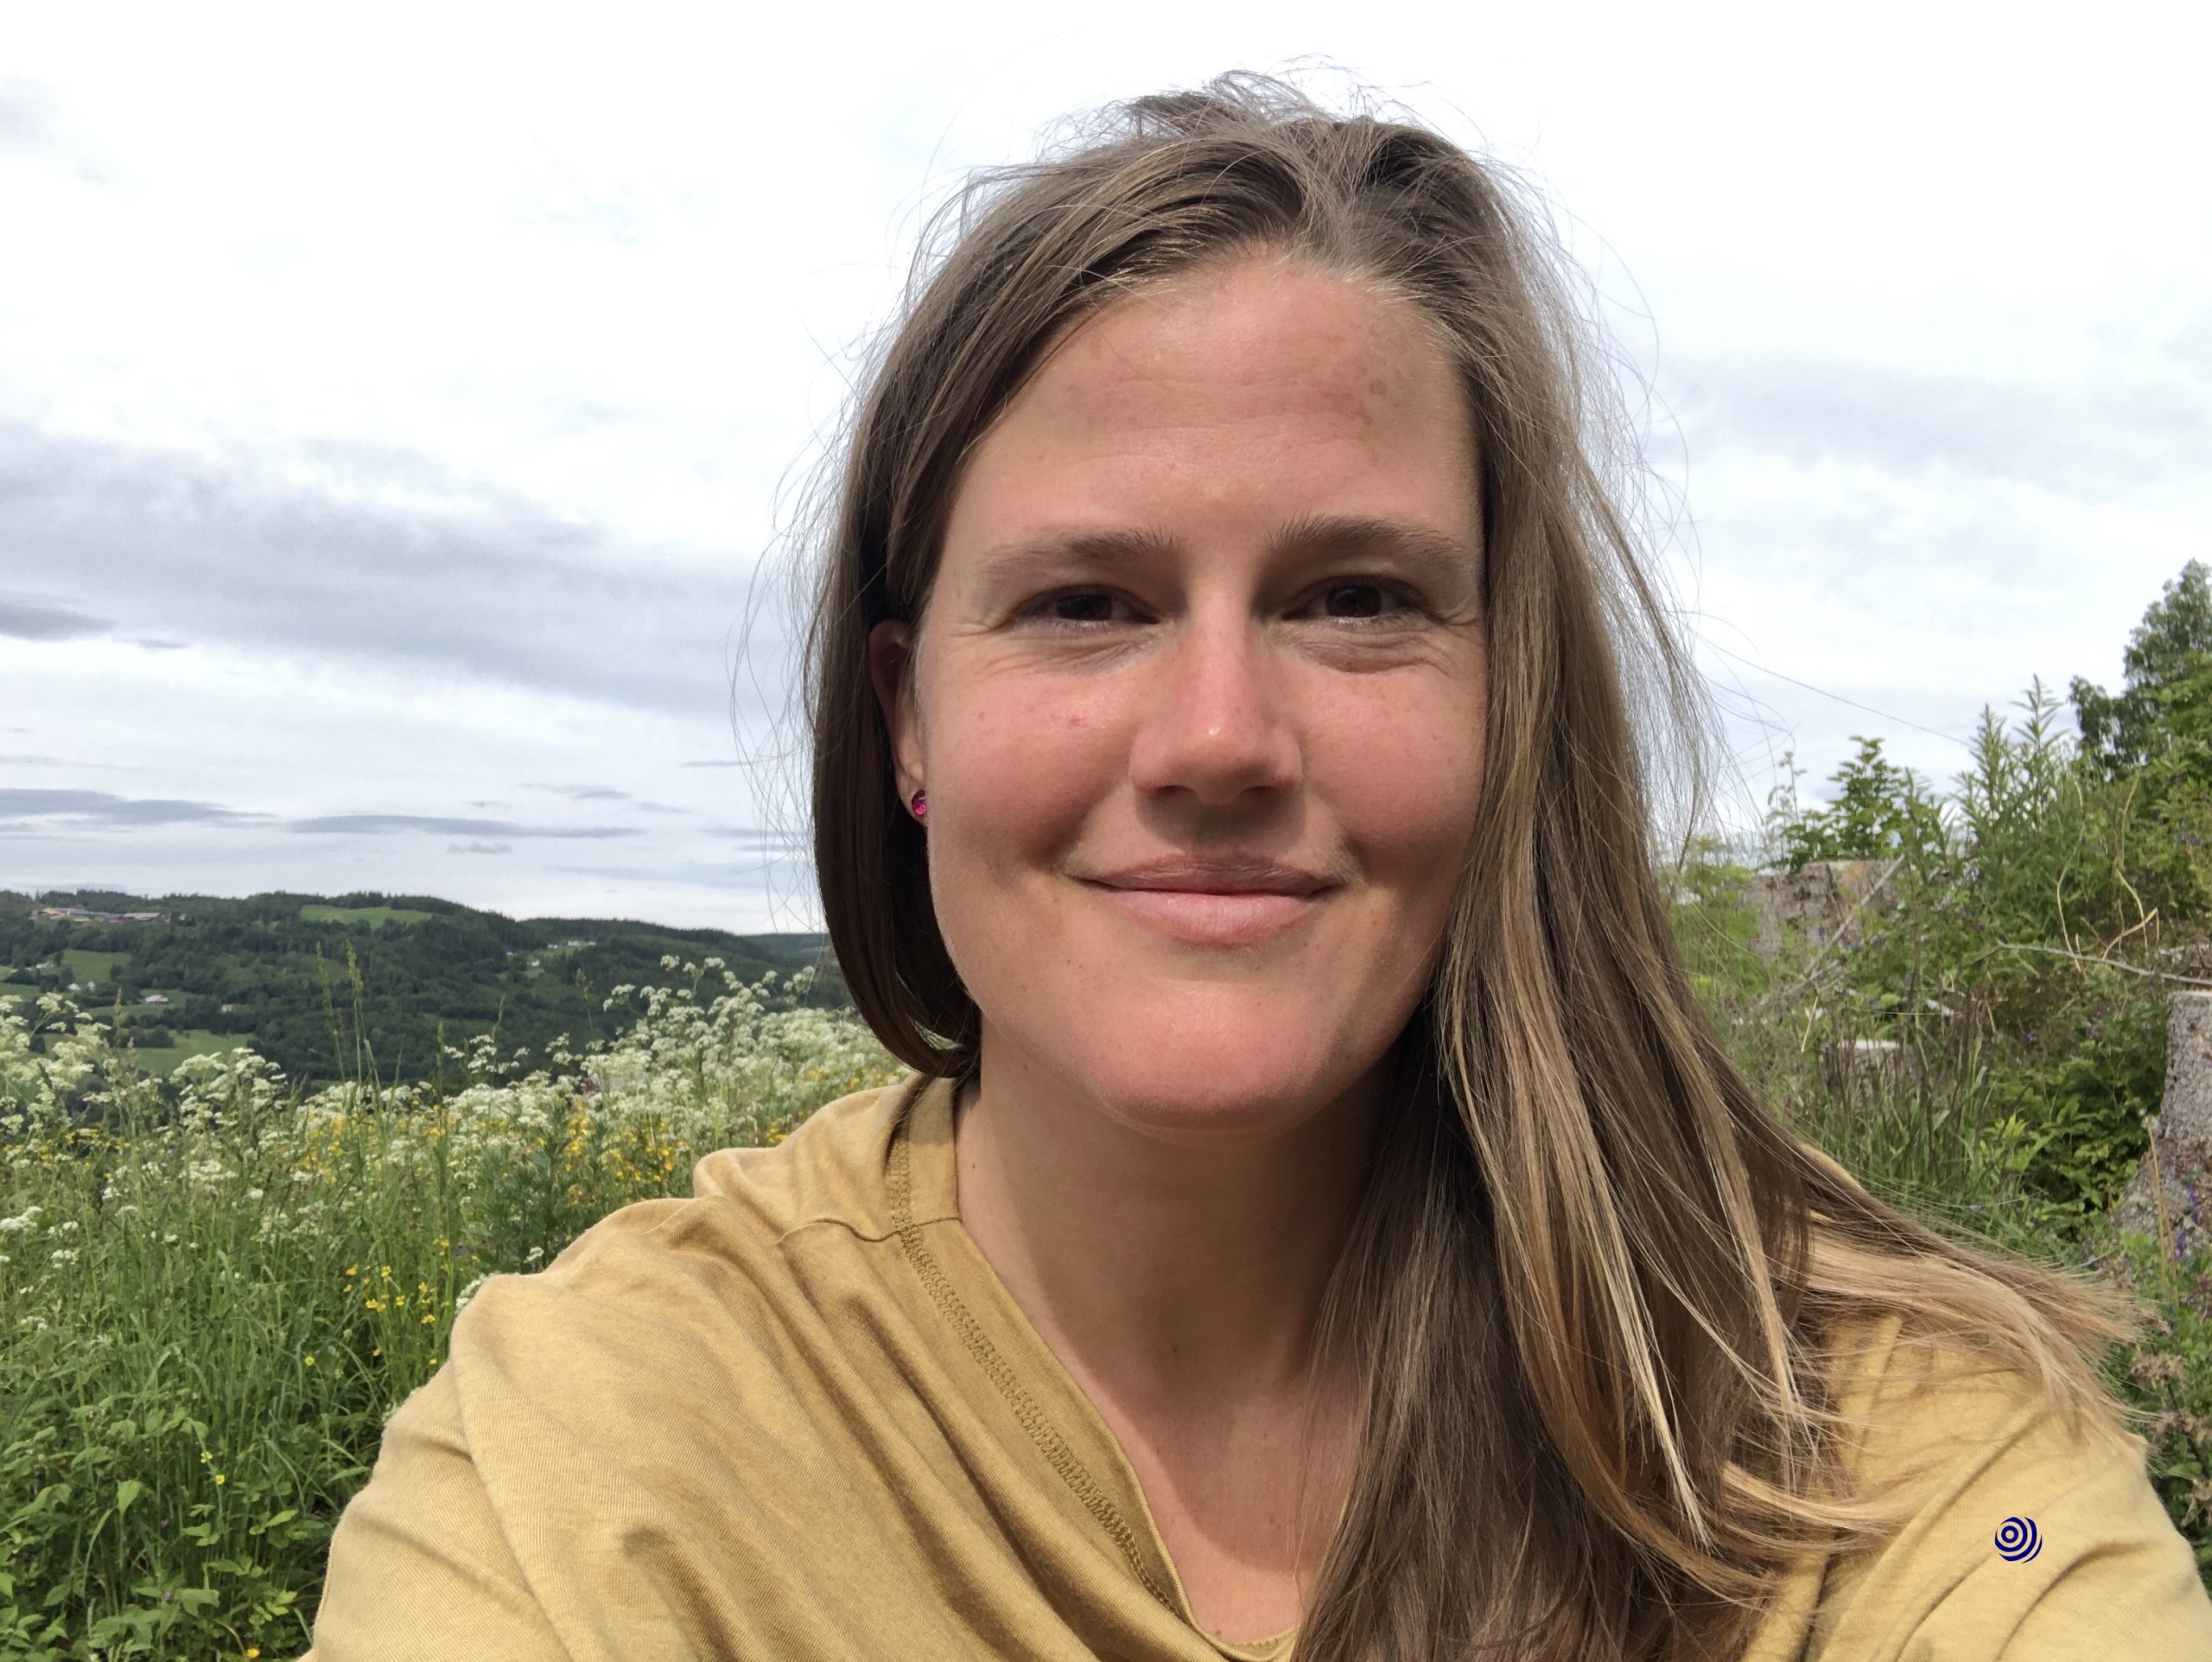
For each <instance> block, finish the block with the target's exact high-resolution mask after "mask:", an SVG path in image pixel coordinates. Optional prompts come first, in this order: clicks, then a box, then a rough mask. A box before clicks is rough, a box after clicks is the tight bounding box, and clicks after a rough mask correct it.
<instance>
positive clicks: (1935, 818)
mask: <svg viewBox="0 0 2212 1662" xmlns="http://www.w3.org/2000/svg"><path fill="white" fill-rule="evenodd" d="M1852 742H1853V743H1854V744H1856V745H1857V746H1858V747H1859V754H1858V755H1855V756H1853V758H1852V759H1851V760H1850V761H1847V762H1845V763H1844V764H1843V766H1842V767H1840V768H1838V769H1837V770H1836V772H1835V774H1834V777H1833V779H1832V780H1831V781H1830V782H1831V783H1833V784H1834V786H1835V795H1834V799H1833V800H1832V801H1830V802H1829V803H1828V804H1827V806H1824V807H1819V808H1809V809H1807V808H1800V807H1798V806H1797V805H1796V799H1795V794H1794V793H1795V773H1794V769H1793V772H1792V780H1791V785H1790V786H1788V787H1785V792H1784V793H1783V797H1782V798H1781V799H1777V802H1776V803H1775V804H1774V805H1773V806H1774V818H1775V831H1776V832H1777V835H1778V837H1779V838H1780V840H1781V844H1782V850H1783V860H1784V862H1785V863H1787V865H1788V866H1789V869H1791V870H1793V871H1794V870H1796V869H1798V868H1800V867H1802V866H1804V865H1807V864H1808V863H1811V862H1813V861H1815V860H1888V859H1895V858H1897V857H1899V856H1906V855H1910V854H1913V853H1916V852H1918V851H1921V850H1927V849H1932V848H1940V847H1942V844H1943V841H1944V836H1945V831H1944V826H1943V823H1942V811H1941V809H1940V808H1939V806H1937V805H1936V803H1935V802H1934V801H1933V800H1931V799H1929V796H1928V794H1927V791H1926V787H1925V786H1923V785H1922V783H1921V781H1920V780H1919V779H1918V778H1917V777H1916V775H1915V774H1913V773H1912V771H1911V770H1910V768H1905V767H1898V766H1897V764H1896V763H1894V762H1892V761H1890V760H1889V759H1888V758H1887V757H1886V756H1885V755H1883V754H1882V742H1881V740H1879V739H1870V738H1866V737H1863V736H1861V735H1856V734H1854V735H1853V737H1852Z"/></svg>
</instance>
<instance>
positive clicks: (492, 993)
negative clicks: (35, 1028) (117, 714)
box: [0, 890, 848, 1085]
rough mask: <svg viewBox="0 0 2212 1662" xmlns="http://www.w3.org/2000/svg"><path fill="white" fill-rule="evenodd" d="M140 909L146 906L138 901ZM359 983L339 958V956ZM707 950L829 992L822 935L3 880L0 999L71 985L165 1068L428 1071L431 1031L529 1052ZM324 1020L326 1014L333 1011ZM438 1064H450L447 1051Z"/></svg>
mask: <svg viewBox="0 0 2212 1662" xmlns="http://www.w3.org/2000/svg"><path fill="white" fill-rule="evenodd" d="M149 914H150V915H149ZM349 952H350V954H351V957H352V962H353V965H356V966H358V969H359V989H358V991H357V989H356V987H355V985H354V984H353V977H352V974H351V972H350V971H349V969H348V954H349ZM671 953H672V954H674V955H675V956H676V957H677V958H679V959H680V960H682V961H683V962H686V963H698V962H700V961H701V960H702V959H704V958H709V957H713V958H721V960H722V961H723V963H724V964H725V965H727V966H728V968H729V969H730V970H731V971H734V972H735V973H736V974H737V975H738V976H739V977H741V978H742V979H744V980H747V981H752V980H756V979H758V978H759V977H761V976H762V975H764V974H766V972H768V971H771V970H773V971H777V972H778V973H779V974H781V975H785V976H789V975H791V974H792V973H794V972H795V971H798V970H800V969H802V968H804V967H808V966H810V965H811V966H815V967H817V970H818V972H819V979H818V982H817V987H816V990H815V992H814V994H813V995H812V1000H813V1002H815V1003H823V1004H826V1005H831V1006H838V1005H843V1004H845V1003H847V1002H848V1001H847V999H846V997H845V991H844V984H843V982H842V980H840V979H839V978H838V977H837V974H836V966H835V965H834V964H832V963H830V962H829V959H828V944H827V941H826V939H825V938H824V937H823V936H821V935H809V934H771V935H734V934H730V933H727V932H725V931H722V930H719V929H677V928H671V927H666V926H664V925H659V924H651V923H639V922H634V921H631V920H612V919H602V918H524V919H514V918H509V917H505V916H502V915H501V914H499V913H497V912H482V911H479V910H477V909H476V908H474V907H467V906H461V905H457V904H456V903H454V901H442V900H435V899H432V898H429V897H428V896H423V895H338V896H335V897H326V896H323V895H294V894H270V895H249V896H247V897H246V898H245V899H244V900H226V899H221V898H218V897H213V896H209V895H167V896H164V897H163V898H162V899H160V900H148V899H146V898H144V897H143V896H140V895H117V894H108V893H101V892H96V891H91V890H86V891H81V892H75V893H67V894H61V893H55V894H45V895H39V896H38V897H37V898H36V900H35V901H34V900H33V899H32V897H31V896H29V895H20V894H16V893H12V892H10V891H7V890H0V997H9V996H10V995H14V996H16V997H26V996H32V997H35V995H36V994H38V993H40V992H46V991H54V990H62V991H67V990H68V989H69V988H70V986H71V985H72V984H74V985H75V987H76V988H77V990H76V991H74V992H73V993H71V994H70V997H73V999H75V1000H76V1001H77V1003H79V1004H80V1005H82V1006H84V1007H85V1008H86V1009H91V1010H95V1011H98V1012H99V1013H100V1014H101V1015H102V1016H103V1017H104V1018H105V1019H109V1020H112V1021H115V1022H117V1023H118V1028H119V1032H118V1036H119V1037H121V1038H124V1039H125V1040H127V1041H132V1042H135V1043H136V1044H137V1047H138V1049H139V1053H140V1057H141V1060H142V1061H143V1063H144V1064H145V1065H147V1066H148V1067H151V1068H153V1069H154V1070H155V1071H156V1072H160V1073H167V1072H168V1069H170V1068H171V1067H175V1064H176V1063H177V1062H178V1061H180V1060H182V1059H183V1058H184V1057H185V1056H188V1055H190V1054H194V1053H195V1052H200V1051H207V1050H215V1049H220V1048H226V1047H227V1046H230V1045H234V1044H243V1045H251V1047H252V1048H254V1049H255V1050H257V1051H258V1052H260V1053H261V1054H263V1055H264V1056H266V1057H268V1058H270V1060H272V1061H275V1062H276V1063H277V1064H278V1065H279V1066H280V1067H283V1069H284V1071H285V1073H286V1074H287V1075H288V1076H289V1077H290V1078H291V1079H293V1080H295V1081H296V1082H298V1083H300V1084H302V1085H309V1084H314V1083H316V1082H323V1081H327V1080H329V1079H334V1078H336V1077H340V1076H341V1075H346V1074H353V1073H359V1072H361V1071H362V1070H363V1069H364V1068H365V1066H366V1061H365V1060H364V1059H363V1058H362V1056H361V1055H360V1054H359V1053H358V1051H357V1042H356V1034H357V1010H358V1034H359V1039H360V1040H362V1041H365V1047H366V1054H367V1055H368V1056H372V1057H373V1059H374V1064H375V1067H376V1070H377V1072H378V1074H379V1075H380V1076H381V1077H383V1078H385V1079H391V1078H394V1077H395V1076H396V1077H397V1078H399V1079H432V1078H435V1077H437V1076H438V1074H439V1071H440V1069H439V1052H438V1035H439V1031H440V1028H441V1027H442V1028H443V1031H444V1035H445V1041H446V1042H447V1043H448V1044H451V1045H454V1046H456V1047H459V1048H462V1049H466V1048H467V1041H468V1040H469V1039H471V1038H473V1037H474V1035H477V1034H480V1033H489V1032H493V1031H495V1030H496V1032H497V1034H498V1035H499V1048H500V1049H501V1050H502V1051H510V1050H512V1049H513V1048H515V1047H517V1046H527V1047H528V1048H529V1049H530V1051H531V1055H532V1058H533V1059H542V1058H543V1057H544V1056H545V1055H546V1054H547V1053H548V1051H549V1050H550V1048H552V1046H553V1043H554V1041H556V1039H557V1038H559V1037H560V1036H561V1035H563V1034H565V1035H568V1039H569V1047H570V1048H572V1049H576V1050H581V1049H582V1048H583V1046H584V1045H585V1044H586V1043H587V1042H588V1041H590V1040H592V1039H594V1038H604V1037H607V1036H610V1035H612V1034H613V1032H615V1031H616V1030H618V1029H620V1028H624V1027H626V1026H627V1025H628V1017H627V1016H626V1013H625V1012H624V1010H623V1009H622V1008H621V1007H620V1006H618V1007H617V1008H615V1009H613V1010H607V1009H602V1008H601V1004H602V1002H603V1001H604V1000H605V998H606V997H607V993H608V991H609V990H611V989H612V988H613V987H616V986H619V985H622V984H631V985H649V984H667V983H669V982H671V981H672V980H674V979H675V978H676V972H674V971H667V970H664V969H663V968H661V959H662V958H663V957H664V956H666V955H669V954H671ZM334 1017H335V1018H336V1019H335V1021H334ZM444 1072H445V1074H446V1076H447V1077H448V1078H450V1077H452V1074H453V1072H454V1069H453V1067H452V1064H451V1063H450V1061H449V1060H448V1063H447V1064H446V1067H445V1070H444Z"/></svg>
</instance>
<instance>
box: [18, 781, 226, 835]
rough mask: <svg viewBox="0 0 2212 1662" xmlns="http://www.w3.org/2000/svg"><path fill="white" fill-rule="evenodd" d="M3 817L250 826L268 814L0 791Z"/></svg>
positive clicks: (86, 794)
mask: <svg viewBox="0 0 2212 1662" xmlns="http://www.w3.org/2000/svg"><path fill="white" fill-rule="evenodd" d="M0 814H19V815H22V816H24V817H26V818H34V819H69V820H73V821H75V822H77V823H78V824H79V825H86V826H101V827H115V828H121V827H124V826H130V825H188V824H200V825H250V824H253V823H256V822H257V821H261V820H265V819H266V818H268V816H267V815H266V814H256V813H241V812H238V810H236V809H234V808H225V807H219V806H217V805H216V804H214V803H213V802H188V801H183V800H180V799H175V798H168V797H120V796H116V795H113V794H111V793H109V792H106V791H43V790H39V791H34V790H16V791H10V790H0Z"/></svg>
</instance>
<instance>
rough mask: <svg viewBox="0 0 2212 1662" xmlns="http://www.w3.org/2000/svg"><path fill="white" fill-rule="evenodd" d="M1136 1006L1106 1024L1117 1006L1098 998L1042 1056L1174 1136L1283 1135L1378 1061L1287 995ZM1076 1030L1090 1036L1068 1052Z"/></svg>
mask: <svg viewBox="0 0 2212 1662" xmlns="http://www.w3.org/2000/svg"><path fill="white" fill-rule="evenodd" d="M1138 1002H1139V1003H1141V1004H1142V1005H1144V1006H1145V1007H1146V1008H1144V1009H1141V1010H1131V1011H1129V1012H1128V1014H1127V1016H1126V1017H1124V1018H1122V1019H1112V1020H1109V1019H1106V1018H1108V1017H1109V1015H1114V1014H1117V1013H1116V1012H1112V1011H1110V1010H1109V1007H1108V1005H1107V1004H1106V1003H1105V1001H1103V1000H1101V1001H1099V1002H1098V1003H1096V1004H1093V1005H1091V1006H1090V1007H1088V1008H1087V1009H1084V1011H1083V1012H1081V1013H1080V1014H1079V1015H1078V1014H1077V1013H1075V1012H1071V1016H1072V1017H1073V1019H1072V1020H1071V1023H1070V1025H1069V1026H1068V1027H1067V1028H1062V1029H1061V1036H1059V1037H1058V1042H1057V1043H1056V1044H1054V1045H1052V1048H1051V1049H1050V1050H1048V1051H1046V1053H1044V1054H1052V1051H1058V1054H1061V1055H1063V1056H1065V1057H1066V1058H1067V1060H1070V1061H1072V1062H1074V1063H1075V1064H1076V1066H1077V1068H1078V1069H1079V1070H1080V1072H1079V1073H1078V1075H1077V1079H1075V1080H1073V1081H1071V1082H1072V1083H1075V1084H1077V1086H1078V1087H1079V1088H1080V1089H1082V1090H1083V1091H1084V1093H1085V1094H1087V1095H1089V1096H1090V1097H1091V1098H1093V1099H1094V1100H1095V1101H1096V1103H1097V1104H1098V1105H1099V1107H1100V1108H1101V1109H1102V1110H1103V1111H1104V1112H1105V1113H1107V1114H1108V1115H1109V1116H1110V1117H1111V1118H1114V1119H1116V1120H1119V1121H1120V1122H1122V1124H1126V1125H1128V1126H1129V1127H1131V1128H1132V1129H1133V1130H1142V1131H1145V1132H1147V1133H1149V1134H1151V1135H1153V1136H1156V1137H1162V1138H1165V1139H1166V1140H1169V1141H1172V1142H1178V1143H1247V1142H1253V1141H1266V1140H1268V1139H1269V1138H1271V1137H1278V1136H1281V1135H1282V1134H1284V1133H1285V1132H1287V1131H1289V1130H1294V1129H1295V1128H1296V1127H1297V1126H1299V1125H1300V1124H1304V1123H1305V1122H1306V1120H1308V1119H1310V1118H1312V1117H1313V1115H1315V1114H1317V1113H1319V1112H1320V1111H1323V1110H1324V1109H1325V1108H1327V1107H1329V1106H1330V1105H1332V1103H1334V1102H1336V1101H1337V1100H1338V1098H1341V1097H1343V1096H1344V1093H1345V1092H1348V1091H1350V1090H1351V1088H1352V1087H1353V1086H1355V1085H1357V1083H1358V1081H1359V1079H1360V1078H1361V1077H1362V1076H1363V1074H1364V1073H1366V1072H1367V1071H1368V1069H1369V1067H1371V1066H1372V1065H1373V1062H1374V1061H1375V1060H1380V1051H1379V1050H1378V1053H1377V1055H1376V1057H1375V1058H1372V1059H1369V1060H1367V1061H1366V1062H1365V1063H1362V1062H1361V1061H1360V1060H1358V1059H1357V1056H1356V1054H1347V1050H1346V1048H1344V1046H1342V1045H1341V1044H1339V1043H1337V1042H1332V1041H1335V1040H1337V1039H1338V1038H1339V1037H1340V1036H1341V1035H1338V1034H1337V1033H1336V1031H1335V1029H1334V1028H1333V1026H1332V1024H1331V1023H1329V1022H1326V1021H1325V1020H1322V1019H1320V1018H1319V1013H1318V1012H1313V1013H1309V1012H1305V1011H1301V1010H1300V1009H1298V1008H1297V1007H1296V1006H1295V1005H1294V1004H1293V1003H1291V1001H1288V1000H1287V999H1286V1000H1275V1001H1267V1002H1265V1003H1255V1001H1252V1000H1249V999H1239V998H1231V999H1229V1000H1227V1001H1224V1000H1222V999H1220V998H1219V997H1207V996H1205V992H1204V991H1200V990H1186V991H1184V992H1183V993H1182V994H1181V996H1178V994H1176V993H1170V994H1169V995H1168V996H1167V997H1166V998H1160V997H1157V996H1154V997H1147V998H1144V999H1142V1000H1140V1001H1138ZM1224 1003H1226V1004H1227V1006H1228V1007H1227V1008H1224V1007H1223V1006H1224ZM1082 1026H1088V1027H1090V1028H1092V1030H1093V1034H1094V1035H1095V1036H1094V1037H1093V1038H1092V1039H1091V1040H1090V1042H1084V1041H1082V1040H1080V1039H1078V1040H1077V1042H1076V1044H1075V1045H1074V1046H1072V1047H1070V1046H1069V1044H1068V1035H1072V1034H1074V1033H1076V1032H1077V1031H1079V1030H1080V1027H1082ZM1039 1036H1040V1037H1041V1036H1043V1035H1039ZM1071 1052H1072V1054H1071Z"/></svg>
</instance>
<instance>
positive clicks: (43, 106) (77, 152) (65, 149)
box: [0, 75, 112, 184]
mask: <svg viewBox="0 0 2212 1662" xmlns="http://www.w3.org/2000/svg"><path fill="white" fill-rule="evenodd" d="M0 156H20V157H22V159H23V160H25V161H28V162H41V163H43V164H45V165H47V166H49V167H58V168H60V169H62V170H63V171H65V172H67V173H73V174H74V175H77V176H78V177H79V178H80V179H84V180H86V181H89V182H91V183H93V184H106V183H109V182H111V178H112V170H111V168H110V166H109V165H108V163H106V162H104V161H103V160H102V159H101V158H100V156H99V154H98V152H97V151H95V150H93V149H92V146H91V145H90V144H89V143H87V142H86V140H85V138H84V137H83V136H82V135H81V134H79V133H77V132H75V131H73V130H72V129H71V126H70V124H69V123H68V121H67V118H66V117H65V116H64V114H63V112H62V107H61V101H60V99H57V98H56V97H55V96H54V89H53V88H52V87H50V86H47V85H46V84H45V83H44V82H43V81H35V80H26V79H25V78H23V77H22V76H20V75H0Z"/></svg>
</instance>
